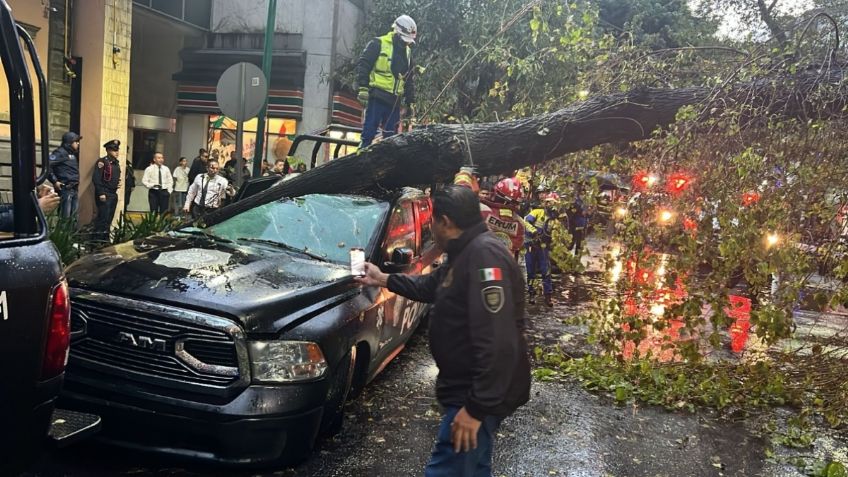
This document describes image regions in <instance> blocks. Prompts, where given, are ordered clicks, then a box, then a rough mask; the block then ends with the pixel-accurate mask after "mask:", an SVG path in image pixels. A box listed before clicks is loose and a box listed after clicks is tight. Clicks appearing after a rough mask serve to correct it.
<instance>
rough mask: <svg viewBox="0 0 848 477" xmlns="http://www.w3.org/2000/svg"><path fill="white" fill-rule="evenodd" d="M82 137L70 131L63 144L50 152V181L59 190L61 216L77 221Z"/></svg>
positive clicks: (63, 137)
mask: <svg viewBox="0 0 848 477" xmlns="http://www.w3.org/2000/svg"><path fill="white" fill-rule="evenodd" d="M80 139H82V137H81V136H80V135H79V134H77V133H75V132H73V131H68V132H66V133H65V134H63V135H62V145H61V146H59V147H58V148H56V150H55V151H53V153H52V154H50V182H52V183H53V187H55V188H56V191H57V192H59V216H60V217H64V218H66V219H67V218H72V219H73V220H74V222H76V221H77V219H78V217H77V212H78V211H79V181H80V173H79V157H78V155H79V146H80Z"/></svg>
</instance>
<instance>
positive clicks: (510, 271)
mask: <svg viewBox="0 0 848 477" xmlns="http://www.w3.org/2000/svg"><path fill="white" fill-rule="evenodd" d="M433 218H434V220H433V225H432V230H433V236H434V238H435V240H436V245H437V246H438V247H439V248H440V249H441V250H444V251H446V252H447V254H448V261H447V263H446V264H444V265H442V266H441V267H439V268H438V269H437V270H436V271H435V272H433V273H430V274H428V275H419V276H410V275H402V274H392V275H387V274H385V273H382V272H381V271H380V269H379V268H378V267H376V266H374V265H371V264H366V275H365V277H363V278H359V279H357V281H358V282H359V283H361V284H362V285H366V286H382V287H386V288H388V289H389V290H390V291H392V292H395V293H397V294H398V295H401V296H405V297H407V298H409V299H412V300H415V301H419V302H424V303H434V307H433V310H432V312H431V313H430V333H429V334H430V351H431V352H432V353H433V358H435V360H436V365H437V366H438V368H439V376H438V378H437V380H436V396H437V398H438V400H439V403H440V404H441V405H442V407H443V408H444V416H443V418H442V424H441V426H440V428H439V435H438V438H437V442H436V445H435V448H434V449H433V454H432V456H431V458H430V462H429V464H427V468H426V469H425V471H424V475H425V476H426V477H432V476H442V475H450V476H469V477H471V476H476V475H492V471H491V461H492V448H493V444H494V438H495V435H496V432H497V428H498V426H499V425H500V422H501V420H503V418H505V417H506V416H509V415H510V414H512V413H513V412H514V411H515V410H516V409H517V408H518V407H519V406H521V405H522V404H524V403H525V402H527V400H528V399H529V397H530V361H529V358H528V356H527V343H526V341H525V338H524V291H523V290H522V287H523V285H524V280H523V279H522V277H521V271H520V270H519V268H518V264H517V263H516V262H515V260H514V259H513V258H512V254H511V253H510V251H509V249H507V247H506V246H505V245H504V244H503V242H501V241H500V240H498V238H497V237H496V236H495V235H494V234H492V233H491V232H489V231H488V229H487V228H486V224H485V223H483V220H482V217H481V216H480V202H479V201H478V200H477V196H476V194H475V193H474V192H473V191H472V190H471V189H469V188H467V187H462V186H459V185H449V186H446V187H445V188H444V189H441V190H437V191H436V192H435V193H434V194H433Z"/></svg>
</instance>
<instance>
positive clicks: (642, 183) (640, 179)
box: [633, 172, 657, 190]
mask: <svg viewBox="0 0 848 477" xmlns="http://www.w3.org/2000/svg"><path fill="white" fill-rule="evenodd" d="M656 183H657V176H655V175H653V174H650V173H647V172H638V173H636V175H634V176H633V188H634V189H636V190H648V189H650V188H651V187H653V186H654V184H656Z"/></svg>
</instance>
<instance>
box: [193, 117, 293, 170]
mask: <svg viewBox="0 0 848 477" xmlns="http://www.w3.org/2000/svg"><path fill="white" fill-rule="evenodd" d="M257 123H258V121H257V119H256V118H253V119H251V120H250V121H246V122H245V123H244V137H243V140H242V150H243V151H244V153H243V154H244V157H245V158H247V159H248V160H251V159H253V157H254V156H255V155H256V127H257ZM265 131H266V136H265V153H264V154H263V155H262V157H263V158H264V159H265V161H267V162H268V163H271V164H273V163H274V161H275V160H276V159H277V158H283V159H285V157H286V155H288V152H289V148H290V147H291V144H292V139H294V137H295V133H296V131H297V120H296V119H288V118H268V121H267V122H266V123H265ZM208 137H209V144H208V147H207V149H208V150H209V155H210V157H214V158H217V159H218V160H219V161H221V165H222V166H223V165H224V164H226V162H227V161H229V160H230V158H231V157H232V156H233V155H234V154H235V151H236V121H235V120H234V119H231V118H228V117H226V116H222V115H218V114H213V115H210V116H209V135H208Z"/></svg>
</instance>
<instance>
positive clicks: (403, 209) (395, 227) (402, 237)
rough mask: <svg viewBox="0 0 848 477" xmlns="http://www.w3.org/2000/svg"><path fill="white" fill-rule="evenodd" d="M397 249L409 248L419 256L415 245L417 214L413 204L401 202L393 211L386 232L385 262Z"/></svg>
mask: <svg viewBox="0 0 848 477" xmlns="http://www.w3.org/2000/svg"><path fill="white" fill-rule="evenodd" d="M397 248H408V249H410V250H412V253H413V254H415V255H418V247H417V246H416V243H415V213H414V212H413V210H412V203H411V202H408V201H407V202H401V203H399V204H397V205H395V208H394V209H392V215H391V217H389V228H388V230H387V231H386V246H385V249H384V250H385V254H384V257H383V260H384V261H389V260H390V259H391V258H392V252H394V251H395V249H397Z"/></svg>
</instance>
